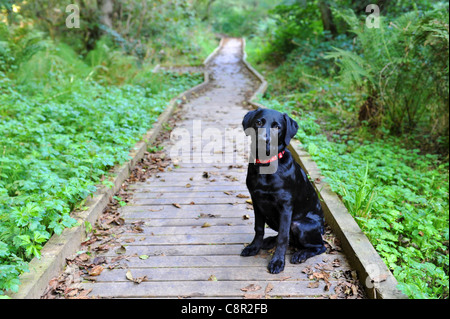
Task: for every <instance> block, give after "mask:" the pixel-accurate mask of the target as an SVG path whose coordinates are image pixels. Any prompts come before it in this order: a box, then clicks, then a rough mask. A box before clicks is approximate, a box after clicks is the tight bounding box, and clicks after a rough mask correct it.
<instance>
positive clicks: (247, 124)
mask: <svg viewBox="0 0 450 319" xmlns="http://www.w3.org/2000/svg"><path fill="white" fill-rule="evenodd" d="M260 111H261V108H258V109H256V110H254V111H250V112H248V113H247V114H245V116H244V119H243V120H242V127H243V129H244V132H245V130H246V129H248V128H249V127H250V125H251V123H252V121H253V118H254V117H255V115H256V114H257V113H259V112H260ZM245 135H249V134H248V132H246V133H245Z"/></svg>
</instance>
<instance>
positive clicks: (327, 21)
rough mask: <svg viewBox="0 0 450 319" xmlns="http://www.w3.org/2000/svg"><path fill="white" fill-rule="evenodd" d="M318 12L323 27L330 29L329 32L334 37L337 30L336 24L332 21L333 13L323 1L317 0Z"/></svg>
mask: <svg viewBox="0 0 450 319" xmlns="http://www.w3.org/2000/svg"><path fill="white" fill-rule="evenodd" d="M319 9H320V14H321V16H322V23H323V29H324V30H326V31H330V33H331V34H332V35H333V37H335V36H336V35H337V34H338V32H337V28H336V25H335V24H334V22H333V14H332V13H331V9H330V7H329V6H328V4H327V3H326V2H325V1H319Z"/></svg>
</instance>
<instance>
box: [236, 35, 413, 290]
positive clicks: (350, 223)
mask: <svg viewBox="0 0 450 319" xmlns="http://www.w3.org/2000/svg"><path fill="white" fill-rule="evenodd" d="M243 42H244V43H243V51H244V52H243V56H244V58H243V62H244V65H245V66H246V67H247V69H248V70H249V71H250V72H251V73H252V74H254V75H255V77H256V78H258V79H259V81H260V82H261V85H260V86H259V88H258V90H257V91H256V92H255V93H254V94H253V95H252V97H251V98H250V99H249V100H248V101H247V103H248V104H250V105H251V106H252V107H253V108H265V106H264V105H261V104H259V103H257V102H255V100H256V99H257V98H258V97H261V96H262V95H263V94H264V92H265V91H266V89H267V85H268V83H267V81H266V80H265V79H264V77H263V76H262V75H261V74H260V73H259V72H258V71H256V70H255V69H254V68H253V67H252V66H251V65H250V64H249V63H248V62H247V60H246V57H247V54H246V53H245V39H244V40H243ZM288 149H289V151H290V152H291V153H292V155H293V156H294V159H295V160H296V161H297V162H298V163H299V164H300V166H301V167H302V168H303V169H304V170H305V172H306V174H308V175H309V176H310V178H311V180H313V181H314V182H313V185H314V187H315V188H316V191H317V192H318V193H319V194H320V197H321V199H322V207H323V210H324V213H325V219H326V221H327V223H328V224H329V225H330V227H331V228H332V229H333V231H334V233H335V234H336V236H337V238H338V239H339V240H340V242H341V245H342V249H343V251H344V253H345V254H346V256H347V258H348V259H349V262H350V264H351V266H352V267H353V268H354V269H355V270H356V272H357V273H358V278H359V279H360V282H361V284H362V285H363V287H364V290H365V292H366V294H367V296H368V297H369V298H372V299H406V298H408V297H407V296H406V295H405V294H403V293H402V292H401V291H400V290H399V289H398V288H397V284H398V283H397V280H396V279H395V277H394V276H393V275H392V273H391V272H390V270H389V268H388V267H387V266H386V264H385V263H384V261H383V260H382V259H381V257H380V255H379V254H378V253H377V251H376V250H375V248H374V247H373V245H372V244H371V243H370V241H369V239H368V238H367V236H366V235H365V234H364V233H363V232H362V230H361V229H360V228H359V226H358V224H357V223H356V221H355V220H354V219H353V217H352V216H351V215H350V213H349V212H348V210H347V208H346V207H345V205H344V204H343V202H342V201H341V199H340V198H339V196H338V195H337V194H336V193H335V192H333V191H332V190H331V187H330V186H329V185H328V184H327V183H325V182H324V181H323V179H324V177H323V176H322V175H321V173H320V170H319V169H318V167H317V164H316V163H315V162H314V161H313V160H312V159H311V157H310V156H309V154H308V153H307V152H306V151H305V150H304V149H303V148H302V147H301V143H300V142H299V141H297V140H292V141H291V144H290V145H289V147H288Z"/></svg>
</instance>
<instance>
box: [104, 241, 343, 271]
mask: <svg viewBox="0 0 450 319" xmlns="http://www.w3.org/2000/svg"><path fill="white" fill-rule="evenodd" d="M222 246H224V247H223V248H224V249H226V247H225V246H226V245H222ZM242 248H244V247H243V246H242ZM109 258H110V257H108V259H109ZM271 258H272V257H271V255H270V254H269V253H268V252H267V251H263V252H260V253H259V254H258V255H256V256H250V257H242V256H240V255H202V256H161V255H159V256H150V255H149V257H148V259H145V260H143V259H140V258H139V256H134V257H133V256H131V257H129V258H126V259H122V260H121V261H120V263H121V264H123V265H126V267H127V268H130V269H131V268H155V267H156V268H181V267H196V268H202V267H209V268H211V267H212V268H227V267H242V268H245V267H262V268H264V269H265V268H267V265H268V263H269V261H270V259H271ZM289 258H290V256H287V257H286V262H285V268H291V267H293V268H296V269H298V270H299V272H301V271H302V270H303V269H305V268H306V267H309V266H315V265H316V264H318V263H323V260H324V258H327V259H328V260H329V263H330V264H331V262H332V261H333V260H334V259H339V260H340V262H341V260H342V262H341V263H342V264H344V263H345V259H344V258H343V257H342V256H333V259H331V258H329V257H327V256H326V255H319V256H314V257H311V258H309V259H307V260H306V261H305V262H304V263H302V264H291V263H290V262H289Z"/></svg>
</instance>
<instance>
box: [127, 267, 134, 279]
mask: <svg viewBox="0 0 450 319" xmlns="http://www.w3.org/2000/svg"><path fill="white" fill-rule="evenodd" d="M125 276H126V277H127V279H128V280H131V281H133V279H134V278H133V275H132V274H131V271H129V270H128V271H127V273H126V274H125Z"/></svg>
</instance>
